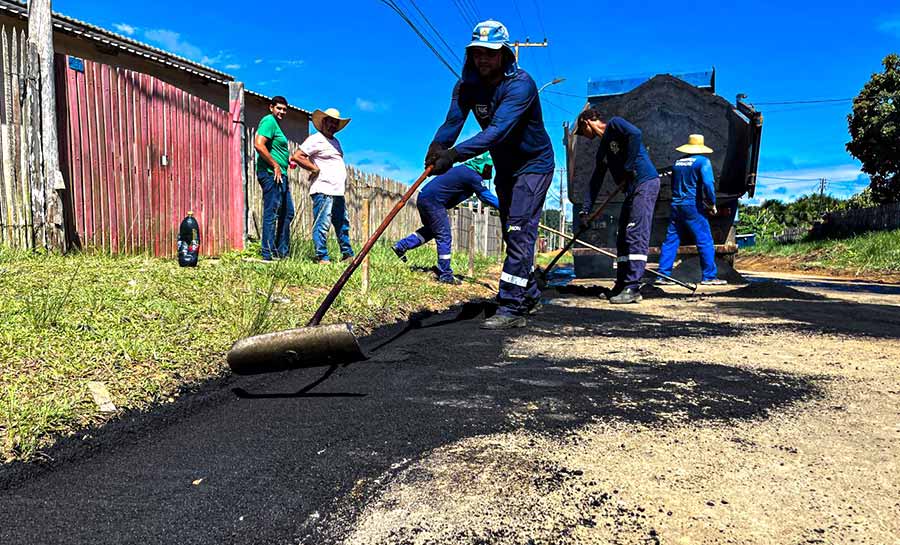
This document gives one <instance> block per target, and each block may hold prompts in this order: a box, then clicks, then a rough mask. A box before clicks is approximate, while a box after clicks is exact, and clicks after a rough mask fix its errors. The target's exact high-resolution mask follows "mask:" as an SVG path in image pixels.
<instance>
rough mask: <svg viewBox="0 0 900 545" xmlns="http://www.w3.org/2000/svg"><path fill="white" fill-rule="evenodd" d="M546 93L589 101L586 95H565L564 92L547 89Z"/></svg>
mask: <svg viewBox="0 0 900 545" xmlns="http://www.w3.org/2000/svg"><path fill="white" fill-rule="evenodd" d="M544 92H545V93H552V94H554V95H559V96H564V97H573V98H580V99H581V100H587V99H586V98H585V97H584V95H576V94H575V93H564V92H562V91H553V90H552V89H547V90H546V91H544Z"/></svg>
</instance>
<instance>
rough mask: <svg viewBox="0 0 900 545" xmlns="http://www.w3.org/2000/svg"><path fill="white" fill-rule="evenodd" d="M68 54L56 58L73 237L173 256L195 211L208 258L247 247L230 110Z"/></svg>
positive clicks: (115, 249) (90, 244)
mask: <svg viewBox="0 0 900 545" xmlns="http://www.w3.org/2000/svg"><path fill="white" fill-rule="evenodd" d="M70 59H71V58H70V57H59V60H60V62H62V63H64V66H60V67H59V72H64V73H65V77H64V79H63V80H62V81H59V82H58V86H59V87H60V88H61V89H60V91H61V92H60V96H59V97H58V98H57V100H59V101H61V102H62V104H60V111H61V112H64V113H63V114H62V115H63V116H64V122H65V127H64V131H63V133H62V134H61V135H60V136H61V142H60V147H61V148H62V154H61V155H62V156H63V157H62V159H63V171H64V173H66V174H67V179H66V186H67V188H68V189H69V191H68V199H69V203H68V204H69V205H70V208H71V210H72V213H71V214H69V221H70V222H71V223H74V225H71V226H70V229H74V231H75V238H76V241H75V242H76V243H80V244H81V246H82V247H84V248H86V249H97V250H101V251H108V252H110V253H149V254H152V255H156V256H173V255H175V240H176V237H177V234H178V226H179V224H180V223H181V220H182V219H183V218H184V216H185V215H186V214H187V212H188V210H193V212H194V217H195V218H196V219H197V221H198V222H199V224H200V233H201V237H202V239H203V242H202V245H201V250H202V253H203V254H204V255H218V254H221V253H222V252H223V251H226V250H228V249H232V248H240V247H241V246H242V244H243V242H242V241H243V236H242V231H243V199H244V197H243V188H242V187H241V185H242V183H241V178H240V169H237V175H236V174H235V169H234V168H232V163H233V162H234V161H235V160H239V157H238V155H237V154H239V153H240V146H237V148H235V146H234V145H233V142H232V141H233V134H234V131H235V130H239V129H240V127H239V126H237V125H234V124H233V123H232V119H231V116H230V115H229V112H227V111H225V110H222V109H221V108H218V107H216V106H213V105H212V104H209V103H208V102H205V101H203V100H201V99H199V98H197V97H195V96H192V95H190V94H188V93H186V92H184V91H182V90H181V89H178V88H177V87H174V86H172V85H169V84H167V83H164V82H162V81H160V80H158V79H156V78H154V77H152V76H149V75H146V74H140V73H137V72H132V71H129V70H124V69H120V68H114V67H111V66H108V65H104V64H99V63H95V62H91V61H86V60H85V61H80V59H76V60H75V61H74V62H70ZM79 61H80V62H81V63H83V69H81V66H80V63H79Z"/></svg>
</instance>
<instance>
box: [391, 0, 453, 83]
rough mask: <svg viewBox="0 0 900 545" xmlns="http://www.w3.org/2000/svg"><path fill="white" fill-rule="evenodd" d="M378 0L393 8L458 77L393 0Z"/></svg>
mask: <svg viewBox="0 0 900 545" xmlns="http://www.w3.org/2000/svg"><path fill="white" fill-rule="evenodd" d="M379 1H380V2H381V3H382V4H384V5H386V6H388V7H389V8H391V9H392V10H394V11H395V12H396V13H397V15H399V16H400V18H401V19H403V20H404V21H406V24H408V25H409V27H410V28H411V29H413V32H415V33H416V35H417V36H418V37H419V38H420V39H421V40H422V41H423V42H424V43H425V45H426V46H428V49H430V50H431V52H432V53H434V55H435V56H436V57H437V58H438V60H439V61H441V62H442V63H443V64H444V66H446V67H447V69H448V70H450V73H452V74H453V75H454V76H456V78H457V79H458V78H459V77H460V75H459V74H458V73H457V72H456V69H454V68H453V67H452V66H451V65H450V63H449V62H447V59H445V58H444V56H443V55H441V53H440V52H439V51H438V50H437V49H436V48H435V47H434V45H433V44H432V43H431V41H430V40H429V39H428V38H426V37H425V35H424V34H422V32H421V31H420V30H419V28H418V27H417V26H416V24H415V23H414V22H413V21H412V20H411V19H410V18H409V17H408V16H407V15H406V14H405V13H404V12H403V10H402V9H401V8H400V6H398V5H397V4H396V3H395V2H394V1H393V0H379Z"/></svg>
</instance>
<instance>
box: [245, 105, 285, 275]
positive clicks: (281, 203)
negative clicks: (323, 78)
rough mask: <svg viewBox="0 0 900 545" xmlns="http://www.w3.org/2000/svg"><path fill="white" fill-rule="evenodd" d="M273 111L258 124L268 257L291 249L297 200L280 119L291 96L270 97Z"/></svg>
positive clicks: (264, 248)
mask: <svg viewBox="0 0 900 545" xmlns="http://www.w3.org/2000/svg"><path fill="white" fill-rule="evenodd" d="M269 112H271V113H270V114H269V115H267V116H265V117H263V118H262V119H261V120H260V121H259V126H258V127H257V128H256V139H255V142H254V147H255V148H256V152H257V158H256V179H257V181H258V182H259V185H260V186H261V187H262V191H263V221H262V223H263V224H262V249H261V250H260V253H261V254H262V258H263V259H264V260H266V261H271V260H272V259H273V258H275V259H278V258H283V257H287V255H288V253H289V252H290V242H291V221H292V220H293V219H294V200H293V199H292V198H291V186H290V184H289V183H288V180H287V171H288V163H289V161H290V149H289V148H288V139H287V137H285V136H284V132H282V130H281V126H280V125H279V122H280V121H281V120H282V119H284V116H285V115H287V100H286V99H285V98H284V97H282V96H275V97H272V99H271V100H270V101H269Z"/></svg>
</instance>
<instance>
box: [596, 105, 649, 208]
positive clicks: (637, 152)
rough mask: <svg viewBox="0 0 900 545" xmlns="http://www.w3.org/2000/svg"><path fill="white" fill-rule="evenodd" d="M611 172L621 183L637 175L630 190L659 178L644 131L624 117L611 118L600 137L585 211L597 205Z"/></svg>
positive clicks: (627, 189)
mask: <svg viewBox="0 0 900 545" xmlns="http://www.w3.org/2000/svg"><path fill="white" fill-rule="evenodd" d="M607 170H609V172H610V173H611V174H612V176H613V179H614V180H615V181H616V183H617V184H621V183H622V182H623V181H625V179H626V173H629V172H631V173H634V181H633V182H632V185H631V187H628V188H626V191H633V190H634V187H636V186H637V185H638V184H641V183H643V182H646V181H649V180H652V179H654V178H658V177H659V173H658V172H657V171H656V167H654V166H653V162H651V161H650V155H649V154H648V153H647V148H646V147H644V141H643V139H642V138H641V130H640V129H638V128H637V127H635V126H634V125H632V124H631V123H629V122H628V121H625V120H624V119H622V118H621V117H613V118H612V119H610V120H609V121H608V122H607V123H606V131H605V132H604V133H603V136H602V137H600V147H599V148H598V149H597V164H596V165H595V166H594V174H593V175H592V176H591V181H590V183H589V184H588V185H587V191H586V195H584V201H583V202H584V204H583V205H582V208H583V210H584V211H585V212H589V211H590V210H591V208H592V207H593V206H594V201H595V200H597V195H598V194H599V193H600V186H602V185H603V178H604V177H605V176H606V171H607Z"/></svg>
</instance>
